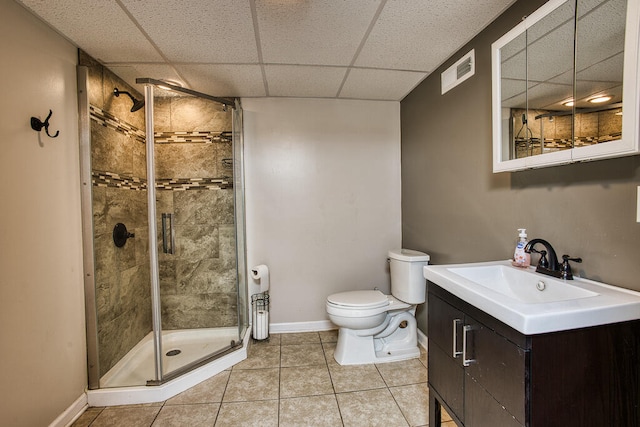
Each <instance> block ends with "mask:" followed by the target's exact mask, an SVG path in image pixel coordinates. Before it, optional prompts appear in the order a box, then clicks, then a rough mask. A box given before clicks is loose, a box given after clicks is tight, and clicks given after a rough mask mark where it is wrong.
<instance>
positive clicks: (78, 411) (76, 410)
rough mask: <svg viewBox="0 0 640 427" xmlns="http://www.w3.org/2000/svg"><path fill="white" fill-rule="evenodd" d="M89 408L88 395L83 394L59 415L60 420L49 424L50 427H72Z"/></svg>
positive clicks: (57, 419)
mask: <svg viewBox="0 0 640 427" xmlns="http://www.w3.org/2000/svg"><path fill="white" fill-rule="evenodd" d="M88 407H89V403H88V402H87V393H82V395H81V396H80V397H78V398H77V399H76V400H75V402H73V403H72V404H71V405H70V406H69V407H68V408H67V409H66V410H65V411H64V412H63V413H62V414H60V415H58V418H56V419H55V420H53V422H52V423H51V424H49V427H65V426H70V425H71V424H72V423H73V422H74V421H75V420H77V419H78V418H79V417H80V415H82V413H83V412H84V411H85V410H86V409H87V408H88Z"/></svg>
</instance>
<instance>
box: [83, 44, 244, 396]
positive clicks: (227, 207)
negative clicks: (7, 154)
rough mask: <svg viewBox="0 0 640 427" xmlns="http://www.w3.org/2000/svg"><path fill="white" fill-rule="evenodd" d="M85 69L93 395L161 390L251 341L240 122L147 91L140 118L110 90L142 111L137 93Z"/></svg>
mask: <svg viewBox="0 0 640 427" xmlns="http://www.w3.org/2000/svg"><path fill="white" fill-rule="evenodd" d="M80 64H81V65H83V66H85V67H87V68H86V74H87V75H88V77H87V78H86V81H87V88H86V91H85V94H86V95H85V96H86V98H87V100H86V101H85V102H86V106H87V108H88V110H89V113H88V115H89V120H88V121H89V122H90V124H89V125H88V126H90V132H89V140H90V149H89V152H90V154H89V156H90V164H91V167H90V175H91V178H90V179H91V186H90V188H89V189H87V188H84V190H85V192H86V191H87V190H90V199H91V200H90V206H89V208H90V209H91V211H92V212H91V213H90V220H91V222H92V230H93V231H92V237H93V239H92V240H93V241H92V242H91V245H89V244H88V243H87V242H85V252H86V251H87V246H91V249H92V250H93V257H92V258H93V277H92V278H93V280H92V281H93V284H92V285H91V283H90V282H91V280H87V279H86V282H85V289H86V293H87V305H88V308H87V320H88V325H87V341H88V347H89V349H88V350H89V351H88V358H89V372H90V381H89V383H90V388H92V389H95V388H106V387H122V386H140V385H155V384H160V383H162V382H163V381H166V380H169V379H172V378H175V377H176V376H178V375H180V374H181V373H183V372H187V371H189V370H190V369H193V368H194V367H197V366H199V365H201V364H202V363H206V362H207V361H209V360H212V359H213V358H215V357H217V356H219V355H222V354H225V353H226V352H229V351H232V350H233V349H234V348H235V347H236V346H237V345H239V344H240V343H241V342H242V337H243V335H244V331H245V329H246V323H247V319H246V317H247V315H246V314H245V312H246V296H245V293H246V283H245V280H246V279H245V277H244V274H242V273H241V274H238V271H241V272H242V271H244V270H243V269H244V265H245V264H244V253H245V250H244V206H243V197H242V195H243V190H242V181H243V180H242V162H241V153H242V151H241V150H242V146H241V144H242V138H241V134H240V132H239V129H240V128H239V127H238V126H237V125H238V124H239V123H237V122H239V121H240V120H241V111H240V110H239V108H231V107H227V106H223V105H222V104H220V103H218V102H215V101H214V100H212V99H207V97H208V96H207V95H204V94H198V93H197V92H192V91H185V92H180V91H176V90H165V89H162V88H160V87H159V86H158V85H156V84H154V83H149V82H147V83H146V84H145V88H144V90H145V95H146V96H145V104H146V105H145V108H144V109H139V110H135V111H131V109H132V108H131V103H132V101H131V100H129V99H128V98H127V97H124V96H120V97H116V96H114V88H116V87H117V88H120V89H119V91H120V92H121V93H123V92H124V91H128V92H131V93H132V94H134V96H135V98H136V99H141V98H142V96H141V95H138V94H136V93H135V92H136V91H135V88H131V87H129V86H128V85H127V84H126V83H125V82H124V81H122V80H121V79H120V78H119V77H117V76H116V75H114V74H113V73H111V72H110V71H109V70H107V69H106V68H104V67H102V66H101V65H100V64H98V63H97V62H96V61H95V60H93V59H92V58H90V57H88V56H87V55H85V54H84V53H82V52H81V53H80ZM81 71H82V70H80V71H79V74H81ZM148 80H149V81H151V79H148ZM79 82H80V79H79ZM153 82H155V81H153ZM178 89H179V88H178ZM150 94H151V95H152V96H151V97H150V96H149V95H150ZM199 95H201V96H199ZM80 96H81V98H82V96H83V91H82V90H81V91H80ZM210 98H212V97H210ZM80 105H81V108H82V105H83V102H82V99H81V102H80ZM145 116H146V120H145ZM81 118H82V114H81ZM234 120H235V121H236V123H234ZM234 126H236V128H235V129H234ZM145 127H146V132H145ZM150 132H151V135H149V133H150ZM149 141H151V142H152V145H151V147H148V146H147V143H148V142H149ZM149 168H151V169H149ZM83 171H84V168H83ZM83 173H84V174H85V175H86V174H87V173H88V172H83ZM84 178H85V177H84V176H83V182H84V181H86V180H85V179H84ZM152 183H154V184H153V185H152ZM85 187H87V186H86V185H85ZM83 197H85V195H83ZM149 201H151V203H149ZM85 210H86V206H85ZM85 215H86V213H85ZM150 222H155V224H152V225H151V228H150V227H149V223H150ZM124 228H126V232H125V231H124ZM123 233H125V234H124V235H123ZM85 239H86V236H85ZM150 239H151V240H150ZM150 242H155V244H153V243H150ZM116 243H118V244H119V245H118V244H116ZM85 269H87V266H86V265H85ZM88 270H90V269H88ZM87 276H88V277H89V278H91V277H90V276H91V274H87ZM91 286H93V289H91ZM92 293H93V295H92ZM92 301H93V307H90V305H91V303H92ZM91 310H93V313H91ZM92 316H93V318H94V319H95V325H92V323H93V322H92ZM92 326H93V327H92Z"/></svg>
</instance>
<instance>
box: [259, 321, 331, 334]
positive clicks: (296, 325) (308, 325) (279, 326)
mask: <svg viewBox="0 0 640 427" xmlns="http://www.w3.org/2000/svg"><path fill="white" fill-rule="evenodd" d="M332 329H337V327H336V325H334V324H333V323H331V321H329V320H317V321H314V322H290V323H271V324H270V325H269V332H271V333H276V334H277V333H279V334H286V333H288V332H315V331H330V330H332Z"/></svg>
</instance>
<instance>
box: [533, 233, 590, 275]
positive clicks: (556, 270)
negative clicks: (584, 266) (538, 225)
mask: <svg viewBox="0 0 640 427" xmlns="http://www.w3.org/2000/svg"><path fill="white" fill-rule="evenodd" d="M538 243H539V244H541V245H542V246H544V249H542V250H539V251H538V250H536V249H535V248H534V246H535V245H536V244H538ZM524 251H525V252H527V253H531V252H535V253H537V254H540V260H539V261H538V266H537V267H536V272H537V273H541V274H546V275H547V276H552V277H558V278H561V279H565V280H572V279H573V272H572V271H571V265H569V261H575V262H582V258H571V257H570V256H569V255H562V264H560V265H559V264H558V255H556V251H555V250H554V249H553V246H551V243H549V242H547V241H546V240H543V239H532V240H530V241H529V243H527V245H526V246H525V247H524ZM547 254H549V259H547Z"/></svg>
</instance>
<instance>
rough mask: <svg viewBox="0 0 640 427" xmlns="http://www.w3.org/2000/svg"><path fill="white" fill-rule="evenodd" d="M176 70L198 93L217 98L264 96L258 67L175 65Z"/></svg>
mask: <svg viewBox="0 0 640 427" xmlns="http://www.w3.org/2000/svg"><path fill="white" fill-rule="evenodd" d="M176 69H177V70H178V72H179V73H180V75H182V76H183V77H184V78H185V79H186V80H187V83H188V87H189V88H190V89H193V90H197V91H199V92H203V93H206V94H208V95H212V96H219V97H239V96H247V97H254V96H265V95H266V91H265V88H264V81H263V78H262V71H261V70H260V66H259V65H204V64H202V65H193V64H186V65H176Z"/></svg>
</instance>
